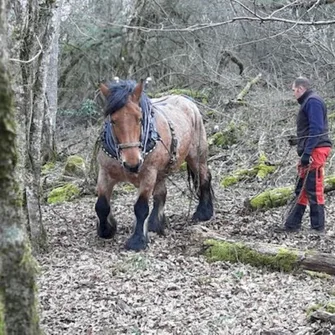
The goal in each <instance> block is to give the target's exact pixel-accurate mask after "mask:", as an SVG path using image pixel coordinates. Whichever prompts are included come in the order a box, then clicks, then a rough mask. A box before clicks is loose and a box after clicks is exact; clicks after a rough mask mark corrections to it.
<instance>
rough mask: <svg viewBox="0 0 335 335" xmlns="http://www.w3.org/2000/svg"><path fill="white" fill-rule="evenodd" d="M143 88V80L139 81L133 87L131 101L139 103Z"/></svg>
mask: <svg viewBox="0 0 335 335" xmlns="http://www.w3.org/2000/svg"><path fill="white" fill-rule="evenodd" d="M143 88H144V80H143V79H141V80H140V82H139V83H138V84H137V85H136V86H135V88H134V92H133V94H132V95H131V98H132V101H133V102H135V103H139V102H140V99H141V94H142V92H143Z"/></svg>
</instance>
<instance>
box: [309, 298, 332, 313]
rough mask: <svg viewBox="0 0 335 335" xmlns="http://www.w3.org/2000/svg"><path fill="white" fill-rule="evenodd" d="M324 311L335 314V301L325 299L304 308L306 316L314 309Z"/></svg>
mask: <svg viewBox="0 0 335 335" xmlns="http://www.w3.org/2000/svg"><path fill="white" fill-rule="evenodd" d="M318 310H321V311H325V312H328V313H331V314H335V301H327V302H323V303H319V304H313V305H311V306H309V307H308V308H307V309H306V314H307V317H310V316H311V314H312V313H313V312H315V311H318Z"/></svg>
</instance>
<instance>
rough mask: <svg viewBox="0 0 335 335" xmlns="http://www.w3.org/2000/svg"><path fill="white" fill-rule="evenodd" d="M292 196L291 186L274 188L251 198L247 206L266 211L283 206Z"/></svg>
mask: <svg viewBox="0 0 335 335" xmlns="http://www.w3.org/2000/svg"><path fill="white" fill-rule="evenodd" d="M292 194H293V186H288V187H281V188H275V189H271V190H267V191H265V192H262V193H260V194H258V195H256V196H255V197H253V198H252V199H251V200H250V202H249V206H250V208H251V209H253V210H255V209H268V208H274V207H280V206H283V205H285V204H286V203H287V202H288V201H289V200H290V198H291V197H292Z"/></svg>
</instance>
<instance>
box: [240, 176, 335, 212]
mask: <svg viewBox="0 0 335 335" xmlns="http://www.w3.org/2000/svg"><path fill="white" fill-rule="evenodd" d="M334 190H335V176H329V177H327V178H325V183H324V191H325V193H327V192H330V191H334ZM293 192H294V186H287V187H279V188H274V189H269V190H266V191H264V192H262V193H260V194H257V195H256V196H254V197H252V198H249V199H246V200H245V202H244V205H245V207H247V208H248V209H249V210H251V211H255V210H267V209H270V208H275V207H280V206H284V205H286V204H287V203H288V202H289V201H290V200H291V199H292V198H293V196H294V193H293Z"/></svg>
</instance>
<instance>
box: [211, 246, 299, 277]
mask: <svg viewBox="0 0 335 335" xmlns="http://www.w3.org/2000/svg"><path fill="white" fill-rule="evenodd" d="M205 244H206V245H207V246H208V248H207V249H206V251H205V256H206V258H207V260H208V261H209V262H216V261H225V262H232V263H237V262H241V263H244V264H250V265H253V266H256V267H266V268H269V269H271V270H281V271H284V272H291V271H293V270H294V269H295V267H296V265H297V262H298V256H297V254H296V252H295V251H294V250H290V249H285V248H282V249H280V250H279V252H278V253H277V254H276V255H263V254H260V253H258V252H257V251H255V250H252V249H251V248H249V247H247V246H245V245H244V244H243V243H231V242H222V241H215V240H208V241H206V242H205Z"/></svg>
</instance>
